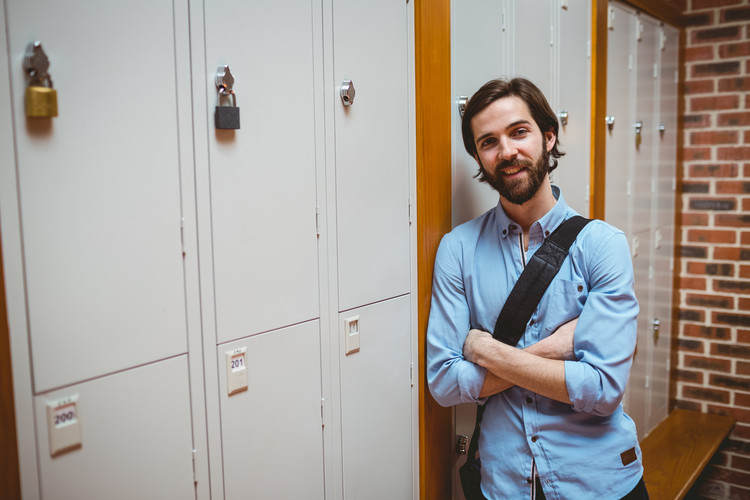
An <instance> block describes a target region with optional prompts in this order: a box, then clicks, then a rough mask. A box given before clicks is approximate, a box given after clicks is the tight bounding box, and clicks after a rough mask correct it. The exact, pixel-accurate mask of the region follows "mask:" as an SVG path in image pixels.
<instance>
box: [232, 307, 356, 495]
mask: <svg viewBox="0 0 750 500" xmlns="http://www.w3.org/2000/svg"><path fill="white" fill-rule="evenodd" d="M241 348H245V351H244V359H243V360H242V363H241V365H242V366H244V367H246V370H247V372H246V374H245V376H246V381H247V389H246V390H239V391H237V392H235V393H234V394H232V395H229V394H228V390H227V388H228V385H227V380H228V376H229V373H230V372H231V370H232V367H231V365H230V367H229V369H227V361H228V359H230V358H231V356H227V354H226V353H227V352H230V353H232V352H235V351H237V350H238V349H241ZM217 356H218V363H219V374H220V388H221V394H220V399H221V447H222V450H223V472H224V474H223V481H224V495H225V497H226V498H305V499H308V498H309V499H311V500H312V499H322V498H324V489H323V488H324V484H323V437H322V436H323V426H322V419H321V404H322V402H321V375H320V373H321V365H320V323H319V322H318V321H310V322H306V323H303V324H300V325H295V326H292V327H289V328H285V329H282V330H277V331H273V332H270V333H264V334H261V335H255V336H252V337H248V338H244V339H240V340H237V341H235V342H232V343H229V344H221V345H219V346H218V352H217ZM290 367H291V368H290ZM360 451H361V450H360ZM363 454H366V453H363ZM283 471H287V472H289V473H292V474H293V477H292V478H286V479H284V478H283V475H284V472H283Z"/></svg>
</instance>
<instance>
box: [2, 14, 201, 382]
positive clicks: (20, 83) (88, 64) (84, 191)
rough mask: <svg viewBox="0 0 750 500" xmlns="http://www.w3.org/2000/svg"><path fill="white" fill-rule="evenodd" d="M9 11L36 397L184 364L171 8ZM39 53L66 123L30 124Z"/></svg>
mask: <svg viewBox="0 0 750 500" xmlns="http://www.w3.org/2000/svg"><path fill="white" fill-rule="evenodd" d="M5 5H6V13H7V25H6V26H7V36H8V41H9V47H8V50H9V53H10V69H11V79H12V87H13V95H12V99H13V113H14V127H15V131H16V133H15V139H16V152H17V158H16V160H17V175H18V193H17V195H18V199H19V211H20V214H21V215H20V221H19V222H20V229H19V233H18V234H17V235H14V234H11V233H10V232H5V233H4V234H3V238H4V239H5V238H21V239H22V245H23V250H24V257H23V259H24V261H23V263H24V272H25V287H26V294H27V307H28V320H29V327H28V328H29V332H28V335H29V337H30V344H31V358H32V365H33V381H34V389H35V390H36V391H45V390H49V389H52V388H55V387H60V386H63V385H66V384H71V383H74V382H77V381H81V380H85V379H90V378H93V377H97V376H100V375H103V374H106V373H113V372H116V371H119V370H123V369H125V368H128V367H132V366H136V365H141V364H144V363H148V362H152V361H155V360H158V359H163V358H166V357H170V356H174V355H176V354H180V353H184V352H185V351H186V350H187V343H186V322H185V289H184V275H183V267H182V266H183V261H182V244H181V239H180V225H181V222H180V221H181V217H182V214H181V193H180V172H181V163H180V157H179V143H178V133H179V130H178V115H179V113H180V112H182V110H180V109H178V106H177V99H176V98H175V93H176V91H177V88H178V84H177V81H176V74H177V72H176V69H175V68H176V65H177V64H178V62H180V61H178V60H179V59H180V58H181V57H182V56H180V55H176V51H175V43H176V35H175V31H174V25H175V14H174V12H173V5H172V2H147V1H136V2H134V3H133V2H130V3H127V4H125V3H122V4H103V3H101V2H96V1H93V0H91V1H86V0H79V1H77V2H75V5H72V4H70V3H67V4H65V5H63V4H60V3H59V2H53V1H43V0H37V1H31V2H6V4H5ZM73 11H75V12H78V13H79V15H75V16H72V15H70V12H73ZM39 12H44V13H45V15H44V16H40V15H39ZM144 13H148V15H144ZM61 20H65V22H61ZM134 32H137V33H138V36H136V37H134V36H133V33H134ZM37 40H40V41H41V42H42V45H43V47H44V50H45V52H46V53H47V55H48V56H49V59H50V67H49V73H50V74H51V75H52V78H53V80H54V87H55V88H56V89H57V92H58V101H59V114H58V116H57V117H56V118H26V117H25V116H24V111H23V110H24V92H25V88H26V78H25V74H24V70H23V66H22V63H23V60H24V53H25V51H26V49H27V46H28V44H29V43H32V42H34V41H37ZM184 59H187V55H185V57H184ZM3 168H14V165H11V164H7V165H4V166H3ZM24 335H25V333H24Z"/></svg>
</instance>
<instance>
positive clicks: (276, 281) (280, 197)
mask: <svg viewBox="0 0 750 500" xmlns="http://www.w3.org/2000/svg"><path fill="white" fill-rule="evenodd" d="M312 10H313V2H311V1H310V0H292V1H288V2H276V1H272V0H265V1H254V2H244V3H242V4H237V3H236V2H229V1H216V2H208V3H207V4H206V9H205V25H206V27H205V29H206V68H207V74H206V79H207V87H208V88H207V96H206V106H207V107H208V111H209V113H208V115H209V117H210V119H211V124H210V125H209V137H208V141H209V163H210V166H209V168H210V179H211V210H212V214H211V221H212V232H213V234H212V236H213V257H214V260H213V266H214V287H215V300H216V325H217V326H216V327H217V337H218V341H219V342H226V341H229V340H233V339H237V338H240V337H244V336H247V335H250V334H252V333H258V332H262V331H268V330H272V329H275V328H279V327H282V326H287V325H291V324H295V323H299V322H302V321H307V320H310V319H313V318H316V317H318V316H319V306H318V301H319V299H318V255H317V251H318V250H317V248H318V247H317V230H316V203H317V200H316V175H315V169H316V163H315V162H316V138H317V137H318V132H317V131H316V121H315V113H316V109H315V91H316V89H319V88H320V87H319V86H318V85H316V82H315V72H314V67H313V55H314V51H313V50H312V49H311V43H312V40H313V14H312ZM269 47H272V48H273V50H269ZM223 65H228V66H229V67H230V71H231V72H232V74H233V76H234V91H235V94H236V97H237V105H238V106H239V108H240V127H241V128H240V129H239V130H234V131H232V130H216V129H215V128H214V124H213V116H214V110H215V107H216V105H217V101H218V93H217V91H216V86H215V74H216V71H217V68H218V67H219V66H223Z"/></svg>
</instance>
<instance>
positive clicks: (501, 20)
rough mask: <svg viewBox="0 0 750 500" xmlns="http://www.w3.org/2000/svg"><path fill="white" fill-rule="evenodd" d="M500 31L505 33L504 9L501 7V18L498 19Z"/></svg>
mask: <svg viewBox="0 0 750 500" xmlns="http://www.w3.org/2000/svg"><path fill="white" fill-rule="evenodd" d="M500 29H501V30H503V32H505V7H503V13H502V16H501V17H500Z"/></svg>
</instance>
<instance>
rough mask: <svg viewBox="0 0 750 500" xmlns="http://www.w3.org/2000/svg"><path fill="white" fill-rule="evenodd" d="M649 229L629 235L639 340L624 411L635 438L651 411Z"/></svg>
mask: <svg viewBox="0 0 750 500" xmlns="http://www.w3.org/2000/svg"><path fill="white" fill-rule="evenodd" d="M651 237H652V234H651V232H650V231H649V230H646V231H642V232H640V233H635V234H633V235H632V236H631V238H630V242H631V247H632V248H631V249H632V250H633V254H634V256H633V274H634V289H635V296H636V298H637V299H638V305H639V306H640V311H639V313H638V321H637V323H638V338H637V343H636V350H635V355H634V357H633V366H632V367H631V369H630V380H629V381H628V387H627V401H626V404H627V407H626V412H627V413H628V415H630V416H631V417H632V419H633V420H634V421H635V424H636V428H637V430H638V436H639V437H643V436H644V435H645V434H646V432H648V429H647V426H648V415H649V411H650V404H649V403H650V397H651V391H650V389H649V386H650V379H651V345H652V339H653V336H652V331H651V315H652V314H653V313H652V308H651V300H652V299H651V288H652V285H651V270H650V266H651V245H652V244H653V242H652V240H651Z"/></svg>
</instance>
